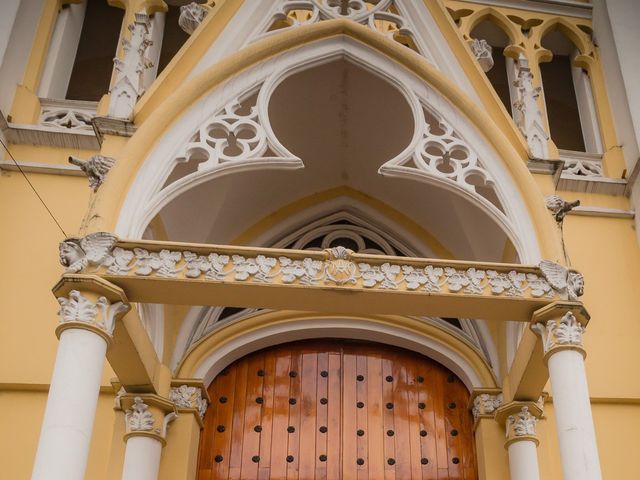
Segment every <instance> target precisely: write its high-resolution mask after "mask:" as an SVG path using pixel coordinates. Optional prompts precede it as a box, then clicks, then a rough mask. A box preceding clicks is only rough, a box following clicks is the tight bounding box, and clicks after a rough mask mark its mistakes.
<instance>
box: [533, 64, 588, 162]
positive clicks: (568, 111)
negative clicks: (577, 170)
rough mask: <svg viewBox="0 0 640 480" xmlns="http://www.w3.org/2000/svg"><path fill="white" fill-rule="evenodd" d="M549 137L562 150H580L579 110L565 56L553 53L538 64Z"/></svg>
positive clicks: (569, 65)
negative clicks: (548, 58)
mask: <svg viewBox="0 0 640 480" xmlns="http://www.w3.org/2000/svg"><path fill="white" fill-rule="evenodd" d="M540 71H541V73H542V85H543V87H544V99H545V102H546V106H547V117H548V118H549V130H550V132H551V138H552V139H553V141H554V142H555V144H556V146H557V147H558V148H560V149H562V150H574V151H578V152H584V151H585V147H584V139H583V137H582V126H581V124H580V113H579V111H578V102H577V100H576V92H575V89H574V87H573V78H572V76H571V60H570V58H569V56H568V55H554V56H553V60H552V61H551V62H549V63H543V64H541V65H540Z"/></svg>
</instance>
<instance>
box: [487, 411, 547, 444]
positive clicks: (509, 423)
mask: <svg viewBox="0 0 640 480" xmlns="http://www.w3.org/2000/svg"><path fill="white" fill-rule="evenodd" d="M540 418H542V409H541V408H540V405H539V403H538V402H509V403H507V404H505V405H503V406H502V407H500V408H499V409H498V411H497V412H496V420H497V421H498V423H500V424H501V425H504V428H505V437H506V441H505V444H504V447H505V448H508V447H509V445H511V444H512V443H514V442H519V441H529V442H534V443H535V444H536V446H537V445H538V444H539V441H538V437H537V436H536V424H537V423H538V420H539V419H540Z"/></svg>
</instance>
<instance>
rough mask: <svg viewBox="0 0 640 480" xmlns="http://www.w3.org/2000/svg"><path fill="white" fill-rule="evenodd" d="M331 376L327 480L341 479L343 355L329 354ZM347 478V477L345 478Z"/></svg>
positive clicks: (327, 435) (329, 386) (328, 412)
mask: <svg viewBox="0 0 640 480" xmlns="http://www.w3.org/2000/svg"><path fill="white" fill-rule="evenodd" d="M328 372H329V376H328V377H327V381H328V382H327V383H328V385H327V390H328V396H327V399H328V400H329V403H328V404H327V405H328V407H329V408H328V409H327V415H328V420H327V423H326V427H327V432H326V433H325V434H324V435H326V437H327V479H333V478H341V475H342V463H343V459H342V456H343V450H342V435H343V432H342V425H343V413H342V412H343V410H342V381H343V380H342V375H343V373H342V353H340V352H337V353H333V352H332V353H329V369H328ZM345 478H347V477H345Z"/></svg>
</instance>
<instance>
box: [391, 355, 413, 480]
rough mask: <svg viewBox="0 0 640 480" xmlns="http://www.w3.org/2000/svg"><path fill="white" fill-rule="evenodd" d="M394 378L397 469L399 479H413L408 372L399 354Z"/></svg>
mask: <svg viewBox="0 0 640 480" xmlns="http://www.w3.org/2000/svg"><path fill="white" fill-rule="evenodd" d="M393 378H394V382H395V380H396V378H397V383H395V389H394V392H393V404H394V407H393V419H394V423H395V425H396V434H395V436H394V438H395V444H396V456H395V467H396V476H397V478H402V479H405V478H411V456H410V454H411V445H410V442H409V405H408V399H407V371H406V367H405V365H404V363H403V362H402V357H399V356H398V353H396V354H394V355H393Z"/></svg>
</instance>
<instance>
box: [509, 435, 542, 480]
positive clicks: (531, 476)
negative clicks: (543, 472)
mask: <svg viewBox="0 0 640 480" xmlns="http://www.w3.org/2000/svg"><path fill="white" fill-rule="evenodd" d="M508 451H509V473H510V476H511V480H540V472H539V471H538V452H537V447H536V444H535V442H532V441H529V440H520V441H518V442H512V443H511V444H509V447H508Z"/></svg>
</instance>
